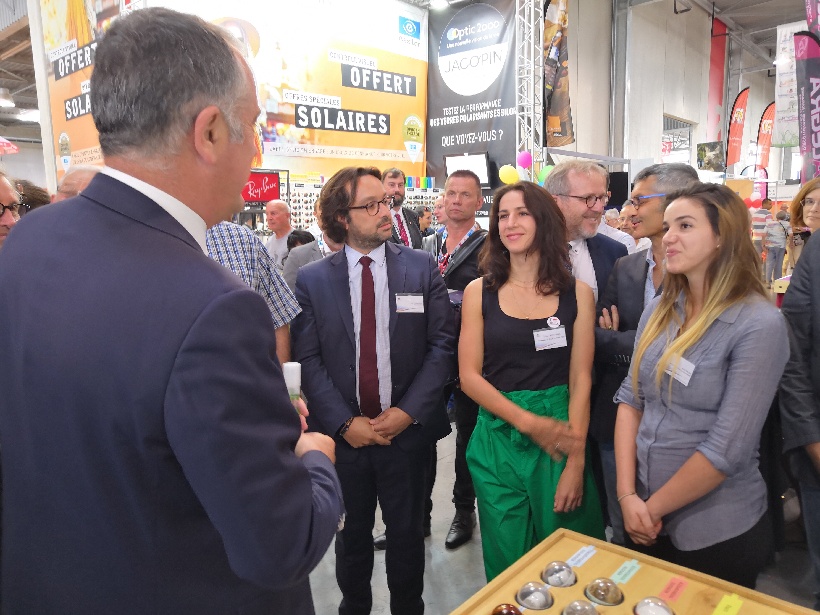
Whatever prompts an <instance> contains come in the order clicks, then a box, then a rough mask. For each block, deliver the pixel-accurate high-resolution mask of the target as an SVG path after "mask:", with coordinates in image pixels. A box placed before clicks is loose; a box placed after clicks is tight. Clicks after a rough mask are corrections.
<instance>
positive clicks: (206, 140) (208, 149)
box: [194, 105, 227, 164]
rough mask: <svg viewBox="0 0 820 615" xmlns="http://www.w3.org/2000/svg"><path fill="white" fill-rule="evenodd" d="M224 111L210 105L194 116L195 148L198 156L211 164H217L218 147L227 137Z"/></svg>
mask: <svg viewBox="0 0 820 615" xmlns="http://www.w3.org/2000/svg"><path fill="white" fill-rule="evenodd" d="M226 130H227V127H226V126H225V119H224V118H223V117H222V111H220V110H219V107H217V106H216V105H209V106H207V107H205V108H204V109H203V110H202V111H200V112H199V113H198V114H197V116H196V118H194V149H195V150H196V153H197V156H199V157H200V158H201V159H203V160H204V161H205V162H207V163H209V164H216V161H217V158H218V148H219V146H220V145H222V140H223V139H225V138H226V137H227V135H226Z"/></svg>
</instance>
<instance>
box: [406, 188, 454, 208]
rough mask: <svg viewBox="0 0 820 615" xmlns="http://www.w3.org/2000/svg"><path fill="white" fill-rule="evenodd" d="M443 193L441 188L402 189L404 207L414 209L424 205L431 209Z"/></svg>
mask: <svg viewBox="0 0 820 615" xmlns="http://www.w3.org/2000/svg"><path fill="white" fill-rule="evenodd" d="M443 192H444V191H443V190H442V189H441V188H405V189H404V206H405V207H411V208H412V207H416V206H417V205H424V206H425V207H429V208H430V209H433V205H434V204H435V202H436V199H437V198H438V197H440V196H441V195H442V193H443Z"/></svg>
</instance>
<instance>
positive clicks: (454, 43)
mask: <svg viewBox="0 0 820 615" xmlns="http://www.w3.org/2000/svg"><path fill="white" fill-rule="evenodd" d="M514 41H515V2H514V1H513V0H486V1H484V2H474V3H472V4H469V5H467V6H459V7H451V8H449V9H444V10H441V11H431V12H430V42H429V44H430V54H429V57H430V74H429V87H430V104H429V108H428V119H427V125H428V133H427V175H429V176H433V177H435V178H436V180H437V182H438V184H437V185H441V186H443V185H444V178H445V172H444V156H445V155H446V154H477V153H483V152H488V153H489V158H490V166H491V169H490V179H491V181H496V180H497V178H498V168H499V167H501V166H503V165H505V164H515V154H516V143H515V123H516V107H515V49H514ZM487 209H488V195H487V194H486V193H485V213H484V215H486V210H487ZM479 215H481V214H480V212H479Z"/></svg>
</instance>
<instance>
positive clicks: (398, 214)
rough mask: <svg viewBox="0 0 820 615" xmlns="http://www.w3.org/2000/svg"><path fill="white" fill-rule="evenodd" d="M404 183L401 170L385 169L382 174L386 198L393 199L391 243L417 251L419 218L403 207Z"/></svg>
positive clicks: (419, 241)
mask: <svg viewBox="0 0 820 615" xmlns="http://www.w3.org/2000/svg"><path fill="white" fill-rule="evenodd" d="M406 181H407V179H406V178H405V176H404V171H402V170H401V169H396V168H392V169H387V170H386V171H384V172H383V173H382V183H383V184H384V189H385V191H386V192H387V196H389V197H392V198H393V210H392V211H391V212H390V216H391V218H392V219H393V234H392V236H391V241H393V242H394V243H398V244H401V245H403V246H407V247H408V248H413V249H414V250H419V249H421V228H420V226H419V216H418V214H417V213H416V212H415V211H413V210H412V209H410V208H409V207H404V185H405V182H406Z"/></svg>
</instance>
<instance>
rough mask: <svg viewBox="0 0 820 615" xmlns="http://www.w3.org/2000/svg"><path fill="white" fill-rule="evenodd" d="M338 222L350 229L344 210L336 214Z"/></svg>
mask: <svg viewBox="0 0 820 615" xmlns="http://www.w3.org/2000/svg"><path fill="white" fill-rule="evenodd" d="M336 222H338V223H339V224H341V225H342V226H343V227H345V230H346V231H348V230H350V225H349V223H348V218H347V214H343V213H342V212H338V213H337V214H336Z"/></svg>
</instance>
